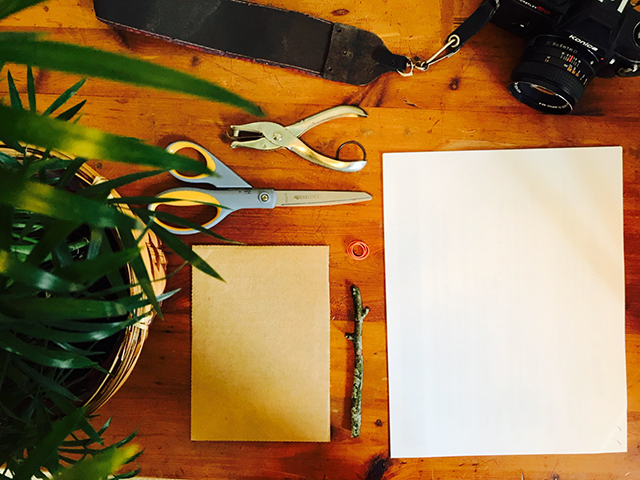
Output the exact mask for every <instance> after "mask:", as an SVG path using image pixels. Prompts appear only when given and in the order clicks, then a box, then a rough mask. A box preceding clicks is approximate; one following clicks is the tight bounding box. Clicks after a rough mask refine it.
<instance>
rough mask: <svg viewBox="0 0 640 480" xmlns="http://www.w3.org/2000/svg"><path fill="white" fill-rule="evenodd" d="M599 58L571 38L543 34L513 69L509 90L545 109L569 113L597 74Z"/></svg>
mask: <svg viewBox="0 0 640 480" xmlns="http://www.w3.org/2000/svg"><path fill="white" fill-rule="evenodd" d="M597 60H598V58H597V57H596V55H595V54H594V52H592V51H590V50H588V49H587V48H585V47H583V46H582V45H580V44H578V43H576V42H574V41H572V40H571V39H569V38H563V37H560V36H556V35H540V36H538V37H536V38H535V39H534V40H533V41H532V42H531V43H530V44H529V45H528V46H527V48H526V49H525V52H524V55H523V56H522V60H521V61H520V63H519V64H518V65H517V66H516V68H515V69H514V70H513V74H512V75H511V83H510V84H509V86H508V89H509V92H511V94H512V95H513V96H514V97H515V98H516V99H518V100H519V101H520V102H522V103H524V104H525V105H528V106H530V107H533V108H535V109H537V110H540V111H542V112H546V113H555V114H565V113H570V112H571V111H572V110H573V107H574V106H575V104H576V103H577V102H578V100H580V98H582V95H583V93H584V89H585V87H586V86H587V85H588V84H589V82H590V81H591V80H592V79H593V77H595V69H594V66H595V64H596V62H597Z"/></svg>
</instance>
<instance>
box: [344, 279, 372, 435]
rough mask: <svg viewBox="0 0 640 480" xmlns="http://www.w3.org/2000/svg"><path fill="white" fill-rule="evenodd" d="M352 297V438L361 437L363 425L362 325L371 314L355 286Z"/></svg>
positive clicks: (353, 286) (349, 338)
mask: <svg viewBox="0 0 640 480" xmlns="http://www.w3.org/2000/svg"><path fill="white" fill-rule="evenodd" d="M351 296H352V297H353V307H354V310H355V314H356V318H355V320H354V328H353V333H347V334H346V335H345V337H346V338H347V340H351V342H353V350H354V353H355V358H354V363H353V388H352V389H351V437H352V438H357V437H359V436H360V425H361V424H362V379H363V375H364V360H363V358H362V325H363V323H364V317H366V316H367V314H368V313H369V307H365V308H364V309H363V308H362V296H361V294H360V289H359V288H358V287H356V286H355V285H352V286H351Z"/></svg>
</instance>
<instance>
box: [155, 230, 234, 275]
mask: <svg viewBox="0 0 640 480" xmlns="http://www.w3.org/2000/svg"><path fill="white" fill-rule="evenodd" d="M151 230H153V232H154V233H155V234H156V235H158V237H160V240H162V241H163V242H164V243H166V244H167V246H168V247H169V248H170V249H171V250H173V251H174V252H175V253H177V254H178V255H180V257H182V258H183V259H184V260H186V261H187V262H189V263H190V264H191V265H192V266H194V267H195V268H197V269H198V270H200V271H201V272H203V273H206V274H207V275H209V276H211V277H213V278H217V279H218V280H222V281H224V279H223V278H222V277H221V276H220V275H219V274H218V272H216V271H215V270H214V269H213V268H211V265H209V264H208V263H207V262H206V261H205V260H204V259H203V258H202V257H200V256H199V255H198V254H197V253H195V252H194V251H193V250H191V247H190V246H189V245H187V244H186V243H184V242H183V241H182V240H180V239H179V238H178V237H176V236H175V235H173V234H172V233H171V232H168V231H167V230H165V229H164V227H162V226H160V225H158V224H157V223H156V222H152V223H151Z"/></svg>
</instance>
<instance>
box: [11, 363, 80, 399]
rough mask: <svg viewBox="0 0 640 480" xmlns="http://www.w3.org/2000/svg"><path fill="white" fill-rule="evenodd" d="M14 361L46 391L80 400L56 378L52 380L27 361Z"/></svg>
mask: <svg viewBox="0 0 640 480" xmlns="http://www.w3.org/2000/svg"><path fill="white" fill-rule="evenodd" d="M12 363H13V364H14V365H15V366H16V368H18V369H19V370H21V371H22V373H24V374H25V375H26V376H27V377H29V378H30V379H32V380H33V381H34V382H37V383H38V384H39V385H41V386H42V387H43V388H44V389H45V390H46V391H53V392H56V393H57V394H58V395H62V396H63V397H66V398H68V399H69V400H71V401H72V402H76V401H78V397H76V396H75V395H74V394H73V393H71V392H70V391H69V390H67V389H66V388H64V387H63V386H62V385H60V384H59V383H58V382H56V381H55V380H52V379H51V378H50V377H47V376H46V375H43V374H42V373H40V372H38V371H37V370H36V369H35V368H33V367H31V366H29V365H28V364H27V363H25V362H23V361H22V360H20V359H18V358H16V359H14V360H13V362H12Z"/></svg>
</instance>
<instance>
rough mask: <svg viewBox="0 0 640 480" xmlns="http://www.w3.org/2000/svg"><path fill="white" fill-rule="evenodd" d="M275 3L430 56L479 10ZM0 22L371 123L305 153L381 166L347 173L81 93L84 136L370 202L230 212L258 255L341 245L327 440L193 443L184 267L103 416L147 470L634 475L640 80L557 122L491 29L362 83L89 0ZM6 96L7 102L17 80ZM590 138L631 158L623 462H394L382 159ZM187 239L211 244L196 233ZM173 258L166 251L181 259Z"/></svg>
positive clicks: (241, 116) (639, 418) (151, 104)
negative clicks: (359, 326) (355, 384)
mask: <svg viewBox="0 0 640 480" xmlns="http://www.w3.org/2000/svg"><path fill="white" fill-rule="evenodd" d="M132 1H134V0H132ZM262 1H263V2H265V0H262ZM265 3H267V2H265ZM268 3H270V4H273V5H276V6H279V7H283V8H289V9H295V10H299V11H302V12H305V13H308V14H311V15H314V16H318V17H322V18H326V19H329V20H331V21H339V22H342V23H348V24H351V25H354V26H357V27H360V28H364V29H367V30H370V31H373V32H376V33H377V34H378V35H379V36H380V37H382V38H383V39H384V41H385V42H386V44H387V45H388V46H389V48H390V49H391V50H392V51H394V52H396V53H402V54H406V55H418V56H420V57H423V58H426V57H428V56H430V55H431V54H432V53H433V52H434V51H435V50H437V49H438V48H439V47H440V45H441V44H442V41H443V39H444V38H445V37H446V36H447V35H448V33H449V32H450V31H451V30H452V28H453V27H454V26H455V25H457V24H459V23H460V22H461V21H462V20H463V19H464V18H466V17H467V16H468V15H469V14H470V13H471V12H472V11H473V9H474V8H475V6H477V4H478V3H479V2H478V1H469V0H465V1H456V2H441V1H435V0H425V1H422V2H404V1H400V0H368V1H362V0H341V1H327V0H324V1H323V0H300V1H296V2H291V1H288V2H286V1H284V0H271V1H270V2H268ZM0 28H3V29H5V28H9V29H14V28H20V29H22V28H24V29H29V30H33V29H35V30H39V31H44V32H46V33H48V34H49V35H50V37H51V38H54V39H57V40H62V41H67V42H73V43H78V44H83V45H92V46H98V47H101V48H104V49H107V50H111V51H116V52H122V53H127V54H133V55H136V56H138V57H142V58H145V59H148V60H151V61H154V62H156V63H159V64H163V65H168V66H171V67H175V68H178V69H181V70H184V71H188V72H191V73H193V74H195V75H199V76H201V77H204V78H206V79H209V80H212V81H215V82H218V83H219V84H221V85H223V86H225V87H228V88H230V89H231V90H233V91H235V92H237V93H239V94H241V95H243V96H245V97H247V98H249V99H251V100H253V101H254V102H256V103H257V104H259V105H260V106H261V107H262V108H263V109H264V110H265V111H266V114H267V117H268V118H269V119H273V120H276V121H279V122H282V123H285V124H286V123H292V122H294V121H296V120H298V119H300V118H303V117H305V116H308V115H310V114H312V113H315V112H317V111H320V110H322V109H324V108H327V107H330V106H334V105H338V104H356V105H360V106H361V107H362V108H364V109H365V110H366V111H367V112H368V113H369V117H368V118H366V119H344V120H338V121H334V122H331V123H328V124H325V125H323V126H321V127H318V128H316V129H314V130H312V131H310V132H309V133H308V134H306V136H305V140H306V141H307V142H308V143H309V144H310V145H312V146H314V147H316V148H317V149H318V150H319V151H322V152H325V153H328V154H331V153H332V152H335V150H336V148H337V146H338V145H340V144H341V143H342V142H344V141H345V140H351V139H356V140H358V141H359V142H361V143H362V144H363V145H365V147H366V149H367V153H368V158H369V165H368V166H367V167H366V168H365V169H364V170H363V171H362V172H360V173H356V174H340V173H338V172H333V171H329V170H325V169H322V168H319V167H316V166H314V165H311V164H309V163H307V162H305V161H303V160H301V159H300V158H298V157H296V156H295V155H293V154H292V153H289V152H286V151H278V152H275V153H259V152H255V151H250V150H234V151H231V150H230V149H229V147H228V145H227V144H226V143H225V142H224V141H223V140H222V138H223V136H224V133H225V131H226V130H227V128H228V126H229V125H231V124H233V123H244V122H247V121H251V120H253V118H252V117H251V116H249V115H248V114H246V113H244V112H242V111H239V110H237V109H233V108H230V107H227V106H221V105H218V104H213V103H209V102H206V101H202V100H197V99H193V98H189V97H184V96H179V95H175V94H172V93H167V92H160V91H151V90H143V89H139V88H135V87H130V86H122V85H117V84H113V83H109V82H103V81H99V80H94V79H92V80H90V81H88V82H87V84H86V86H85V87H84V88H83V89H82V90H81V93H80V95H81V96H83V97H85V98H87V99H88V103H87V105H86V108H85V110H84V111H85V115H84V117H83V118H82V120H81V121H82V123H83V124H85V125H89V126H94V127H100V128H103V129H105V130H107V131H111V132H116V133H119V134H125V135H129V136H135V137H139V138H141V139H143V140H145V141H147V142H150V143H153V144H157V145H166V144H167V143H168V142H169V141H171V140H174V139H178V138H186V139H191V140H194V141H197V142H199V143H201V144H202V145H205V146H207V147H208V148H209V149H210V150H211V151H213V152H214V153H215V154H217V155H219V156H220V157H221V158H223V159H224V160H225V161H226V162H227V163H229V164H230V165H232V166H233V168H234V169H236V171H237V172H238V173H239V174H240V175H242V176H243V177H244V178H245V179H246V180H247V181H249V182H250V183H253V184H256V185H265V186H267V185H268V186H272V187H275V188H281V189H287V188H302V189H304V188H307V189H324V188H327V189H345V190H348V189H357V190H365V191H368V192H370V193H371V194H372V195H373V197H374V199H373V201H371V202H369V203H367V204H358V205H347V206H340V207H334V208H324V209H299V210H296V211H295V214H294V213H291V212H289V211H286V209H282V210H280V211H276V212H267V211H247V212H245V213H243V214H238V215H235V216H231V217H229V218H228V219H227V220H225V222H223V223H222V224H221V226H220V227H219V230H218V231H219V233H220V234H222V235H225V236H227V237H229V238H233V239H235V240H238V241H241V242H246V243H248V244H254V245H263V244H275V245H286V244H294V245H299V244H313V245H315V244H324V245H329V246H330V252H331V253H330V272H331V312H332V316H331V412H332V413H331V432H332V440H331V442H330V443H327V444H316V443H311V444H296V443H293V444H286V443H216V442H198V443H194V442H191V441H190V439H189V395H190V323H189V308H190V301H189V298H190V275H189V272H188V271H187V270H186V269H185V270H182V271H181V272H180V273H179V274H178V275H176V276H175V277H173V278H172V279H171V281H170V287H171V288H175V287H181V288H182V289H183V290H182V293H181V294H180V295H179V296H176V297H174V298H172V299H171V300H170V301H167V302H166V304H165V306H164V312H165V318H164V320H158V321H156V322H155V323H154V325H153V326H152V329H151V336H150V338H149V340H148V342H147V344H146V346H145V348H144V351H143V354H142V357H141V359H140V362H139V364H138V366H137V367H136V369H135V371H134V372H133V374H132V375H131V377H130V379H129V381H128V383H127V384H126V385H125V386H124V387H123V388H122V390H121V391H120V392H119V393H118V394H117V395H116V397H115V398H113V400H111V401H110V403H109V404H108V405H106V406H105V407H104V408H103V409H102V411H101V413H102V414H103V415H104V416H105V417H106V416H110V415H113V416H114V417H115V418H114V420H113V424H112V427H111V429H110V430H111V434H112V436H113V437H114V438H115V437H118V436H120V437H121V436H123V435H126V434H128V433H130V432H131V430H133V429H137V430H138V442H139V444H140V445H142V446H143V447H144V448H145V453H144V455H143V456H142V457H141V459H140V465H141V467H142V473H143V474H144V475H145V476H156V477H165V478H185V479H205V478H260V479H303V478H304V479H341V480H342V479H345V480H347V479H362V478H366V479H369V480H374V479H382V478H385V479H390V478H394V479H401V478H402V479H405V478H406V479H410V478H426V479H510V480H511V479H513V480H522V479H526V480H543V479H545V480H550V479H562V480H565V479H574V480H605V479H627V478H628V479H638V478H640V323H639V316H640V217H639V210H640V191H639V189H638V177H639V175H640V147H639V146H638V144H637V142H636V138H637V136H638V135H637V131H636V129H637V128H638V125H639V123H638V121H639V116H640V113H639V110H638V108H637V106H638V103H637V99H638V91H639V90H640V80H634V79H619V78H616V79H596V80H595V81H594V82H593V84H592V86H590V87H589V88H588V90H587V92H586V94H585V96H584V98H583V100H582V101H581V102H580V103H579V105H578V108H577V110H576V112H575V114H574V115H571V116H564V117H554V116H549V115H544V114H541V113H538V112H536V111H534V110H532V109H530V108H528V107H525V106H523V105H522V104H520V103H518V102H517V101H516V100H514V99H513V98H512V97H511V96H510V95H509V94H508V93H507V91H506V88H505V85H506V83H507V82H508V80H509V76H510V73H511V70H512V68H513V67H514V65H515V63H516V62H517V60H518V57H519V55H520V54H521V52H522V42H521V41H520V40H518V39H517V38H515V37H513V36H511V35H509V34H507V33H505V32H503V31H501V30H499V29H498V28H496V27H495V26H493V25H490V26H488V27H486V28H485V29H484V30H483V31H482V32H481V33H480V34H478V35H477V36H476V37H475V38H474V39H473V40H472V41H470V42H469V43H468V44H467V45H466V46H465V47H464V48H463V49H462V51H461V52H460V53H459V54H458V55H456V56H454V57H452V58H451V59H448V60H446V61H445V62H442V63H440V64H438V65H436V66H434V67H433V68H432V69H431V70H430V71H429V72H427V73H417V74H416V75H415V76H414V77H412V78H402V77H401V76H399V75H396V74H388V75H386V76H384V77H383V78H381V79H379V80H378V81H377V82H375V83H373V84H371V85H369V86H366V87H354V86H349V85H343V84H337V83H332V82H329V81H324V80H321V79H317V78H313V77H310V76H306V75H303V74H300V73H296V72H294V71H288V70H284V69H281V68H276V67H267V66H263V65H258V64H252V63H250V62H246V61H242V60H233V59H229V58H223V57H218V56H214V55H210V54H205V53H202V52H199V51H196V50H190V49H187V48H183V47H179V46H176V45H171V44H169V43H165V42H163V41H160V40H155V39H151V38H148V37H145V36H142V35H137V34H133V33H128V32H123V31H117V30H113V29H111V28H108V27H106V26H105V25H103V24H102V23H100V22H99V21H97V20H96V19H95V17H94V15H93V9H92V2H91V0H51V1H48V2H46V3H44V4H42V5H38V6H35V7H32V8H31V9H29V10H27V11H25V12H23V13H20V14H17V15H14V16H12V17H10V18H8V19H6V20H4V21H3V22H2V23H0ZM12 70H13V71H14V73H15V74H16V76H17V78H18V79H19V81H20V80H21V82H20V84H19V85H20V88H21V90H22V91H24V90H25V82H24V75H21V74H20V72H21V71H23V70H21V69H20V68H15V69H14V68H13V67H12ZM76 80H77V78H75V77H71V76H67V75H63V74H58V73H52V72H44V71H38V72H37V86H38V90H39V92H40V95H41V97H40V98H41V99H42V100H41V102H42V103H41V104H45V103H47V102H50V101H51V100H53V98H54V96H55V95H58V94H59V93H61V92H62V91H63V90H64V89H65V88H67V87H68V86H70V85H71V84H72V83H73V82H75V81H76ZM2 88H3V89H4V90H3V92H6V87H4V86H3V87H2ZM592 145H622V146H623V147H624V205H625V217H624V218H625V251H626V283H627V318H626V321H627V322H626V329H627V369H628V371H627V374H628V399H629V444H628V445H629V446H628V453H625V454H608V455H588V456H587V455H582V456H581V455H570V456H562V455H544V456H508V457H495V458H493V457H465V458H444V459H414V460H407V461H401V460H391V459H389V458H388V453H389V431H388V427H389V424H388V405H387V398H388V396H387V367H386V351H385V290H384V248H383V247H384V245H383V221H382V181H381V174H382V172H381V154H382V152H391V151H395V152H397V151H422V150H469V149H500V148H520V147H574V146H592ZM96 167H97V168H98V169H99V170H100V172H101V173H102V174H104V175H105V176H115V175H117V174H122V173H124V172H125V171H128V170H129V169H127V168H124V167H122V166H121V165H118V166H113V165H109V164H106V163H104V164H103V163H97V165H96ZM408 175H409V176H410V172H408ZM176 183H177V182H176V181H175V180H173V179H172V178H171V177H169V176H168V175H166V176H164V177H163V178H162V180H161V184H158V183H156V184H143V185H142V186H141V187H138V190H137V191H140V192H144V193H148V194H153V193H156V192H157V191H159V190H160V189H165V188H168V187H170V186H174V185H176ZM355 239H360V240H363V241H365V242H366V243H367V244H369V246H370V247H371V255H370V257H369V258H367V259H366V260H364V261H359V262H358V261H355V260H352V259H350V258H349V257H348V256H347V254H346V247H347V245H348V244H349V243H350V242H351V241H352V240H355ZM190 241H192V242H193V243H206V242H208V241H209V240H208V239H207V238H205V237H203V236H193V237H192V238H190ZM177 264H178V261H177V260H176V259H175V258H173V257H171V265H172V266H176V265H177ZM351 284H356V285H358V286H360V288H361V290H362V294H363V298H364V302H365V304H366V305H368V306H369V307H370V308H371V313H370V314H369V316H368V317H367V319H366V323H365V328H364V356H365V384H364V400H363V426H362V436H361V437H360V438H358V439H352V438H350V434H349V394H350V388H351V364H352V361H353V360H352V355H353V353H352V348H351V345H350V343H349V342H348V341H347V340H346V339H345V338H344V334H345V332H348V331H350V330H351V329H352V315H353V312H352V310H353V307H352V303H351V297H350V293H349V286H350V285H351ZM470 393H471V392H470Z"/></svg>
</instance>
